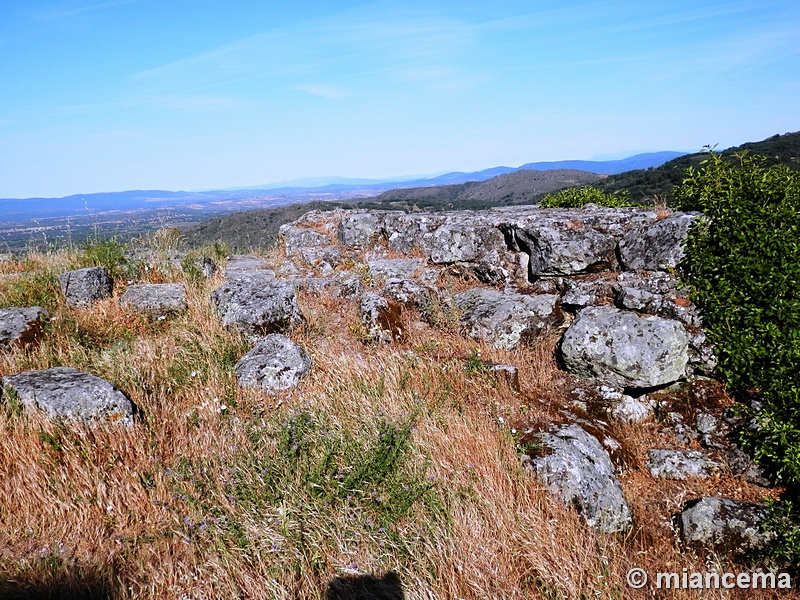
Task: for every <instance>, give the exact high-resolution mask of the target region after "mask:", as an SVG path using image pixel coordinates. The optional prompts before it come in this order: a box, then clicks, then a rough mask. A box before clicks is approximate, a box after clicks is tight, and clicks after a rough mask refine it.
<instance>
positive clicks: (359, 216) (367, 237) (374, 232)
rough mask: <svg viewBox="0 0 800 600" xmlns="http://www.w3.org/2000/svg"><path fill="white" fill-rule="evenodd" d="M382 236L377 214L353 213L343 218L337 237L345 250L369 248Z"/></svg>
mask: <svg viewBox="0 0 800 600" xmlns="http://www.w3.org/2000/svg"><path fill="white" fill-rule="evenodd" d="M380 234H381V221H380V219H379V218H378V216H377V215H375V214H370V213H352V214H349V215H346V216H345V217H343V218H342V220H341V222H340V223H339V227H338V229H337V231H336V235H337V237H338V238H339V243H341V244H342V246H344V247H345V248H361V247H364V246H368V245H369V244H370V243H372V242H373V241H375V240H376V239H377V238H378V236H379V235H380Z"/></svg>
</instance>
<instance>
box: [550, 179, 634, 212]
mask: <svg viewBox="0 0 800 600" xmlns="http://www.w3.org/2000/svg"><path fill="white" fill-rule="evenodd" d="M590 203H591V204H596V205H597V206H606V207H609V208H621V207H623V206H634V204H633V203H632V202H630V201H629V200H628V193H627V192H621V193H620V194H619V195H614V194H607V193H606V192H603V191H601V190H598V189H597V188H593V187H591V186H588V185H585V186H583V187H579V188H568V189H566V190H561V191H560V192H556V193H555V194H547V195H546V196H545V197H544V198H542V201H541V203H540V204H539V206H540V208H580V207H581V206H583V205H584V204H590Z"/></svg>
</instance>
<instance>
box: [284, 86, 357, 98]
mask: <svg viewBox="0 0 800 600" xmlns="http://www.w3.org/2000/svg"><path fill="white" fill-rule="evenodd" d="M292 89H295V90H298V91H301V92H306V93H307V94H311V95H312V96H318V97H320V98H327V99H328V100H338V99H339V98H344V97H345V96H346V95H347V94H346V93H345V92H344V90H342V89H341V88H340V87H338V86H335V85H328V84H325V83H310V84H307V85H296V86H293V88H292Z"/></svg>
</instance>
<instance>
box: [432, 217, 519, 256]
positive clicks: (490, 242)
mask: <svg viewBox="0 0 800 600" xmlns="http://www.w3.org/2000/svg"><path fill="white" fill-rule="evenodd" d="M505 247H506V246H505V238H504V237H503V233H502V232H501V231H500V230H499V229H498V228H497V227H494V226H492V225H489V224H485V223H482V222H480V221H477V220H474V219H470V220H469V221H456V222H450V223H447V224H445V225H442V226H441V227H439V228H438V229H437V230H436V231H434V232H433V238H432V242H431V253H430V257H431V261H432V262H433V263H436V264H442V263H455V262H474V261H478V260H480V259H481V258H482V257H483V256H484V255H486V254H488V253H490V252H492V251H495V252H497V251H500V250H505Z"/></svg>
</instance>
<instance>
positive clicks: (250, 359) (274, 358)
mask: <svg viewBox="0 0 800 600" xmlns="http://www.w3.org/2000/svg"><path fill="white" fill-rule="evenodd" d="M234 370H235V371H236V379H237V380H238V381H239V385H241V386H242V387H255V388H260V389H262V390H265V391H279V390H286V389H289V388H291V387H294V386H296V385H297V384H298V383H299V382H300V380H301V379H302V378H303V377H305V376H306V374H308V372H309V371H310V370H311V355H310V354H309V353H308V352H306V351H305V349H304V348H303V347H302V346H299V345H297V344H295V343H294V342H293V341H292V340H290V339H289V338H288V337H286V336H285V335H281V334H279V333H273V334H270V335H268V336H266V337H265V338H263V339H262V340H261V341H259V342H258V344H256V346H255V347H254V348H253V349H252V350H250V352H248V353H247V354H245V355H244V356H243V357H242V358H241V360H240V361H239V362H238V363H236V366H235V367H234Z"/></svg>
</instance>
